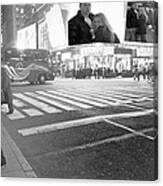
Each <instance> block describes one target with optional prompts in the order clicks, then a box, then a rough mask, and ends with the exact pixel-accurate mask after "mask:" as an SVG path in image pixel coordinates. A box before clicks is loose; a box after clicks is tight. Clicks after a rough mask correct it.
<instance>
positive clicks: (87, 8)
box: [80, 3, 91, 16]
mask: <svg viewBox="0 0 163 186" xmlns="http://www.w3.org/2000/svg"><path fill="white" fill-rule="evenodd" d="M80 10H81V13H82V14H83V15H85V16H88V15H89V13H90V11H91V4H90V3H80Z"/></svg>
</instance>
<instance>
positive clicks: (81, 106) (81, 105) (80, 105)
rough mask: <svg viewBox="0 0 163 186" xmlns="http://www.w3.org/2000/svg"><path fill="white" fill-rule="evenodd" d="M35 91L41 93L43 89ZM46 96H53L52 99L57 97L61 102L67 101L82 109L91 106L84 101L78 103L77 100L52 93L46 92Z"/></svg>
mask: <svg viewBox="0 0 163 186" xmlns="http://www.w3.org/2000/svg"><path fill="white" fill-rule="evenodd" d="M36 92H37V93H42V92H43V91H36ZM48 92H49V91H48ZM47 96H48V97H51V98H54V99H57V100H60V101H62V102H66V103H69V104H70V105H73V106H74V105H75V106H77V107H78V108H80V109H81V108H82V109H89V108H92V106H91V105H86V104H84V103H80V102H77V101H73V100H69V99H67V98H64V97H61V96H56V95H52V94H47Z"/></svg>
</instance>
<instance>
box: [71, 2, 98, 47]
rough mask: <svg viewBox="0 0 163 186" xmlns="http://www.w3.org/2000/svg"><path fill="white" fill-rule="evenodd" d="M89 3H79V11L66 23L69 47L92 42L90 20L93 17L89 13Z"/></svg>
mask: <svg viewBox="0 0 163 186" xmlns="http://www.w3.org/2000/svg"><path fill="white" fill-rule="evenodd" d="M90 8H91V5H90V3H80V10H79V11H78V13H77V15H76V16H74V17H73V18H72V19H70V20H69V22H68V39H69V45H76V44H84V43H91V42H92V32H91V30H92V20H93V17H94V15H93V14H92V13H90Z"/></svg>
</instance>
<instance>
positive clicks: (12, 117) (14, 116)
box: [7, 108, 26, 120]
mask: <svg viewBox="0 0 163 186" xmlns="http://www.w3.org/2000/svg"><path fill="white" fill-rule="evenodd" d="M7 116H8V118H9V119H10V120H16V119H23V118H25V117H26V116H25V115H23V114H22V113H21V112H19V111H18V110H17V109H15V108H14V112H13V113H12V114H10V115H7Z"/></svg>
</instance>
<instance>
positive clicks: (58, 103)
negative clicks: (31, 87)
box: [25, 91, 76, 111]
mask: <svg viewBox="0 0 163 186" xmlns="http://www.w3.org/2000/svg"><path fill="white" fill-rule="evenodd" d="M40 92H41V91H40ZM25 94H26V95H29V96H32V97H34V98H37V99H39V100H41V101H44V102H46V103H50V104H51V105H54V106H55V107H59V108H61V109H63V110H66V111H71V110H76V109H75V107H71V106H68V105H65V104H62V103H60V102H58V101H55V100H52V99H48V98H46V97H44V96H47V94H46V93H44V92H42V95H44V96H40V95H38V94H35V93H32V92H26V93H25Z"/></svg>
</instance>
